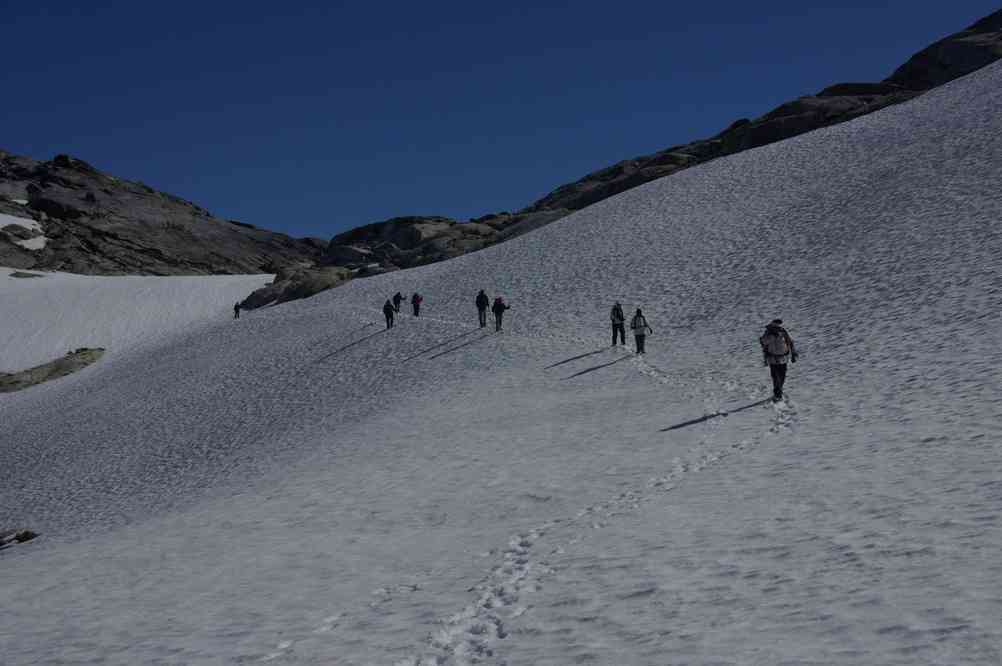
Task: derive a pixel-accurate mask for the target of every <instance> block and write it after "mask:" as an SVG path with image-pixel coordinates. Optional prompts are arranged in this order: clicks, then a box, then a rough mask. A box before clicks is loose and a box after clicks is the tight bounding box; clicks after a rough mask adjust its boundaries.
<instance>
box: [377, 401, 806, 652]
mask: <svg viewBox="0 0 1002 666" xmlns="http://www.w3.org/2000/svg"><path fill="white" fill-rule="evenodd" d="M767 409H772V410H773V411H774V413H775V419H774V421H773V423H772V425H771V426H770V428H769V431H768V432H769V433H772V434H775V433H779V432H782V431H785V430H789V429H790V428H792V426H793V424H794V422H795V419H796V410H795V409H794V408H793V406H792V405H790V404H787V403H780V404H778V405H769V406H767ZM754 443H755V442H754V440H750V439H746V440H743V441H741V442H738V443H735V444H731V445H730V446H728V447H726V448H723V449H717V450H713V451H704V452H703V453H701V454H700V455H698V456H697V457H696V458H695V460H692V461H684V460H681V459H679V458H676V459H674V460H673V461H672V465H671V470H670V471H669V472H668V473H667V474H665V475H663V476H658V477H652V478H650V479H648V480H647V482H646V483H645V485H644V486H643V488H640V489H636V490H628V491H626V492H623V493H620V494H619V495H617V496H616V497H613V498H610V499H607V500H603V501H601V502H598V503H596V504H593V505H591V506H588V507H585V508H583V509H581V510H580V511H578V512H577V514H576V515H575V516H574V517H573V518H567V519H559V518H558V519H554V520H551V521H548V522H546V523H543V524H541V525H539V526H538V527H536V528H535V529H532V530H529V531H527V532H525V533H522V534H518V535H516V536H514V537H512V539H511V540H510V541H509V542H508V547H507V548H506V549H505V550H504V551H503V553H502V561H501V563H500V564H499V565H498V566H496V567H495V568H494V569H493V570H492V571H491V572H490V574H488V576H487V577H486V578H485V579H484V580H482V581H481V582H480V583H478V584H477V585H475V586H474V587H472V588H471V589H470V591H471V592H476V593H477V599H476V601H474V602H473V603H471V604H469V605H468V606H466V607H465V608H463V610H461V611H460V612H458V613H456V614H455V615H452V616H451V617H448V618H446V619H445V620H444V621H443V622H442V628H441V629H439V630H438V631H437V632H435V633H434V634H433V635H432V636H431V637H429V638H428V639H427V646H428V648H430V652H426V653H425V654H422V655H420V656H415V657H411V658H409V659H405V660H403V661H399V662H397V664H396V665H395V666H444V665H445V664H450V663H453V664H476V663H479V662H482V661H484V660H486V659H489V658H492V657H493V656H494V646H495V644H496V643H497V642H498V641H500V640H503V639H505V638H507V637H508V635H509V634H508V630H507V629H506V626H505V622H506V621H507V620H511V619H514V618H517V617H519V616H521V615H523V614H524V613H526V612H528V611H529V610H530V607H528V606H525V605H522V604H520V603H519V601H520V597H521V595H522V593H523V591H527V590H530V589H540V587H541V585H542V579H543V578H544V577H545V576H546V574H548V573H552V569H550V567H549V566H548V564H547V559H546V558H547V556H554V555H560V554H561V553H563V552H564V548H563V546H561V545H560V544H557V545H554V546H550V547H549V551H548V555H540V554H539V550H540V548H539V543H538V542H539V541H540V540H541V539H542V538H543V537H544V536H546V535H547V534H548V533H551V532H554V531H556V530H557V529H558V528H561V529H562V530H565V531H566V530H567V529H568V528H571V529H573V528H580V527H585V528H588V529H601V528H603V527H605V525H606V524H608V521H609V520H610V519H612V518H614V517H615V516H618V515H622V514H624V513H627V512H631V511H635V510H636V509H638V508H639V507H640V505H641V504H644V503H647V502H650V501H653V500H654V499H656V498H657V497H658V496H660V495H662V494H664V493H667V492H670V491H671V490H673V489H674V488H675V487H676V486H677V485H678V483H679V482H680V481H681V480H682V479H683V478H684V477H685V476H686V475H687V474H692V473H696V472H700V471H702V470H704V469H706V468H707V467H710V466H711V465H715V464H717V463H719V462H720V461H722V460H723V459H725V458H727V457H729V456H731V455H733V454H735V453H737V452H740V451H744V450H746V449H748V448H750V447H751V446H753V445H754ZM583 536H584V535H583V534H582V533H581V532H580V531H579V530H574V533H573V535H572V536H570V537H569V538H566V539H565V545H570V544H573V543H576V542H578V541H580V540H581V539H582V538H583Z"/></svg>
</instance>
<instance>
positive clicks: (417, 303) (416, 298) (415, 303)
mask: <svg viewBox="0 0 1002 666" xmlns="http://www.w3.org/2000/svg"><path fill="white" fill-rule="evenodd" d="M423 300H424V299H423V298H421V294H419V293H417V292H416V291H415V292H414V295H413V296H411V306H412V307H413V308H414V316H415V317H417V316H418V315H420V314H421V301H423Z"/></svg>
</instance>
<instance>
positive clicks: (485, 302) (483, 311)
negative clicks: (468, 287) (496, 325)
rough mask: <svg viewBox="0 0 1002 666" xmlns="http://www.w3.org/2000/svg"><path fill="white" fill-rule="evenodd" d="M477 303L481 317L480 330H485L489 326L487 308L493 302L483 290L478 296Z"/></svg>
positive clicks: (478, 313)
mask: <svg viewBox="0 0 1002 666" xmlns="http://www.w3.org/2000/svg"><path fill="white" fill-rule="evenodd" d="M476 302H477V316H478V317H479V320H480V328H484V327H485V326H487V306H489V305H490V304H491V301H490V299H489V298H487V294H485V293H484V290H483V289H481V290H480V293H479V294H477V301H476Z"/></svg>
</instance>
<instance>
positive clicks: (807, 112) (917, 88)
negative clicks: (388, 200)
mask: <svg viewBox="0 0 1002 666" xmlns="http://www.w3.org/2000/svg"><path fill="white" fill-rule="evenodd" d="M999 58H1002V11H999V12H996V13H994V14H992V15H991V16H988V17H986V18H984V19H982V20H980V21H978V22H977V23H975V24H974V25H973V26H971V27H970V28H968V29H967V30H964V31H962V32H959V33H957V34H955V35H951V36H949V37H947V38H945V39H943V40H940V41H939V42H936V43H935V44H933V45H932V46H930V47H928V48H926V49H923V50H922V51H920V52H919V53H918V54H916V55H915V56H913V57H912V58H911V59H910V60H909V61H908V62H907V63H905V64H904V65H902V66H901V67H900V68H898V70H897V71H895V72H894V74H893V75H891V76H890V77H888V78H887V79H885V80H884V81H880V82H877V83H840V84H836V85H832V86H829V87H827V88H825V89H824V90H821V91H820V92H818V93H817V94H816V95H810V96H807V97H801V98H799V99H796V100H793V101H790V102H787V103H785V104H782V105H780V106H778V107H777V108H775V109H773V110H772V111H770V112H769V113H766V114H765V115H763V116H761V117H759V118H755V119H748V118H742V119H740V120H737V121H735V122H733V123H732V124H731V125H730V126H728V127H727V128H726V129H725V130H724V131H723V132H721V133H719V134H717V135H716V136H713V137H710V138H708V139H702V140H699V141H694V142H691V143H687V144H683V145H679V146H672V147H670V148H667V149H665V150H662V151H659V152H657V153H653V154H651V155H646V156H642V157H637V158H634V159H629V160H624V161H622V162H619V163H617V164H614V165H612V166H610V167H607V168H605V169H602V170H600V171H596V172H595V173H592V174H589V175H587V176H585V177H584V178H582V179H580V180H578V181H576V182H574V183H569V184H567V185H563V186H561V187H558V188H557V189H556V190H554V191H552V192H551V193H549V194H547V195H546V196H545V197H543V198H542V199H540V200H538V201H536V202H535V203H533V204H532V205H531V206H529V207H528V208H526V209H524V210H522V211H520V212H517V213H497V214H493V215H487V216H484V217H481V218H476V219H473V220H470V221H469V222H459V221H456V220H452V219H449V218H444V217H435V216H425V217H398V218H393V219H390V220H386V221H384V222H377V223H374V224H368V225H365V226H363V227H359V228H357V229H352V230H351V231H348V232H345V233H343V234H340V235H338V236H336V237H335V238H334V239H333V240H332V241H331V243H330V244H329V245H328V247H327V249H326V250H325V252H324V256H323V259H322V261H323V263H325V264H327V265H338V266H344V267H348V268H351V269H352V270H353V271H355V273H354V275H355V276H356V277H360V276H364V275H367V274H372V273H374V272H378V271H380V270H393V269H396V268H409V267H412V266H419V265H421V264H427V263H432V262H435V261H442V260H444V259H449V258H451V257H455V256H458V255H460V254H465V253H466V252H472V251H475V250H479V249H481V248H484V247H487V246H489V245H493V244H495V243H499V242H503V241H505V240H508V239H510V238H514V237H516V236H518V235H520V234H522V233H525V232H526V231H531V230H532V229H536V228H539V227H540V226H543V225H545V224H549V223H550V222H553V221H555V220H558V219H560V218H561V217H564V216H566V215H568V214H569V213H571V212H573V211H575V210H580V209H581V208H585V207H586V206H590V205H592V204H594V203H597V202H599V201H602V200H603V199H607V198H609V197H611V196H614V195H616V194H619V193H621V192H624V191H626V190H629V189H631V188H634V187H637V186H638V185H642V184H644V183H647V182H649V181H652V180H655V179H657V178H662V177H664V176H668V175H671V174H673V173H677V172H678V171H681V170H683V169H688V168H689V167H692V166H695V165H697V164H702V163H703V162H707V161H709V160H712V159H716V158H718V157H724V156H726V155H732V154H734V153H738V152H741V151H744V150H748V149H751V148H757V147H760V146H764V145H767V144H770V143H774V142H777V141H782V140H784V139H789V138H791V137H794V136H797V135H799V134H804V133H806V132H810V131H812V130H815V129H819V128H822V127H827V126H830V125H834V124H837V123H842V122H845V121H847V120H852V119H854V118H858V117H860V116H863V115H866V114H868V113H873V112H874V111H877V110H879V109H883V108H885V107H888V106H891V105H894V104H900V103H901V102H905V101H908V100H910V99H914V98H915V97H917V96H919V95H921V94H922V93H923V92H925V91H927V90H930V89H931V88H934V87H936V86H939V85H942V84H943V83H946V82H948V81H952V80H953V79H956V78H958V77H960V76H964V75H966V74H969V73H971V72H973V71H975V70H976V69H979V68H981V67H984V66H985V65H988V64H990V63H992V62H994V61H996V60H998V59H999Z"/></svg>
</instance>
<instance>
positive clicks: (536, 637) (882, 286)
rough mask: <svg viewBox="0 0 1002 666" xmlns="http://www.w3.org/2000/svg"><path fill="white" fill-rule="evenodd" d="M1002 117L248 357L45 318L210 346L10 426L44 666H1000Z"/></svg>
mask: <svg viewBox="0 0 1002 666" xmlns="http://www.w3.org/2000/svg"><path fill="white" fill-rule="evenodd" d="M999 108H1002V65H996V66H993V67H990V68H987V69H985V70H983V71H981V72H978V73H976V74H974V75H972V76H969V77H967V78H965V79H962V80H959V81H956V82H954V83H953V84H950V85H948V86H945V87H943V88H941V89H939V90H936V91H934V92H931V93H929V94H927V95H925V96H923V97H921V98H919V99H918V100H915V101H914V102H912V103H909V104H906V105H901V106H897V107H893V108H890V109H886V110H884V111H882V112H879V113H877V114H873V115H870V116H867V117H864V118H861V119H858V120H856V121H854V122H852V123H847V124H843V125H838V126H835V127H832V128H828V129H825V130H821V131H817V132H813V133H811V134H808V135H805V136H802V137H798V138H796V139H793V140H790V141H786V142H783V143H779V144H775V145H771V146H767V147H764V148H761V149H758V150H753V151H749V152H746V153H742V154H740V155H736V156H733V157H730V158H727V159H721V160H716V161H714V162H712V163H709V164H705V165H703V166H700V167H696V168H693V169H689V170H686V171H684V172H681V173H679V174H676V175H674V176H671V177H668V178H665V179H661V180H659V181H656V182H653V183H649V184H647V185H645V186H643V187H640V188H637V189H634V190H631V191H629V192H626V193H624V194H622V195H620V196H617V197H615V198H612V199H609V200H606V201H604V202H601V203H599V204H597V205H595V206H592V207H590V208H588V209H586V210H584V211H581V212H579V213H577V214H575V215H572V216H570V217H568V218H565V219H563V220H561V221H559V222H557V223H555V224H552V225H550V226H547V227H545V228H543V229H540V230H538V231H535V232H533V233H530V234H527V235H525V236H522V237H520V238H518V239H516V240H513V241H511V242H508V243H505V244H502V245H498V246H494V247H492V248H489V249H487V250H484V251H481V252H477V253H474V254H470V255H465V256H463V257H460V258H457V259H455V260H451V261H448V262H443V263H439V264H434V265H430V266H426V267H422V268H418V269H414V270H409V271H401V272H396V273H391V274H387V275H382V276H377V277H373V278H368V279H364V280H357V281H354V282H351V283H349V284H347V285H345V286H344V287H341V288H338V289H335V290H332V291H330V292H326V293H324V294H321V295H319V296H317V297H315V298H312V299H309V300H306V301H301V302H296V303H290V304H286V305H282V306H277V307H274V308H268V309H265V310H260V311H256V312H252V313H248V314H247V315H246V316H245V317H243V318H242V319H241V320H240V321H233V320H232V319H228V318H226V317H224V316H223V315H222V314H219V315H216V314H213V315H212V317H218V318H217V319H212V318H211V317H210V316H209V313H210V312H211V313H216V312H218V310H220V309H223V308H225V307H226V306H228V305H229V303H230V301H232V300H235V298H234V297H233V295H232V294H231V293H229V292H227V294H226V297H225V298H223V297H222V295H220V294H219V293H218V292H216V291H213V288H212V287H211V285H213V284H216V283H213V282H212V281H211V280H214V279H215V278H212V279H209V278H205V279H192V281H191V282H189V283H187V285H186V288H185V289H179V288H177V286H176V285H179V284H182V283H180V282H169V280H176V278H170V279H164V280H165V284H171V285H174V286H171V287H169V288H165V291H163V292H158V296H157V297H156V298H139V299H134V298H133V299H132V300H127V301H125V302H123V301H122V300H120V299H122V298H123V293H125V292H128V288H126V287H125V286H123V285H125V284H132V283H130V282H129V281H128V280H127V279H120V280H119V279H116V278H108V279H107V281H106V282H102V283H100V285H102V286H100V287H99V286H98V285H97V283H95V285H94V287H93V290H92V291H91V292H89V293H90V294H91V295H92V302H91V303H85V302H82V303H81V304H80V305H73V306H72V307H71V306H70V303H71V302H72V303H76V302H77V300H82V299H77V300H73V299H74V298H75V297H71V296H65V295H61V294H60V292H59V290H57V289H53V290H49V291H45V290H42V287H40V286H37V283H40V282H41V281H34V282H32V281H18V284H17V285H5V287H4V288H5V289H6V290H7V291H4V292H3V293H2V298H5V299H7V300H6V301H5V302H4V303H3V312H4V313H5V318H4V319H3V320H2V321H0V330H2V331H4V332H5V334H6V331H8V330H10V327H11V326H12V324H11V322H12V321H14V322H16V321H18V320H19V319H20V318H22V317H38V318H39V319H37V321H43V320H44V321H54V322H55V324H53V328H52V330H53V333H52V335H53V336H54V337H55V338H58V339H59V340H60V341H59V342H58V344H56V343H53V344H54V345H55V346H65V343H64V342H62V340H64V339H66V337H67V336H69V335H71V334H72V333H71V331H72V330H74V329H75V327H76V326H77V324H76V323H72V322H69V321H67V322H66V323H65V324H59V321H60V315H57V314H55V313H56V312H61V311H62V310H63V308H69V311H70V312H71V313H72V312H75V310H74V309H73V308H78V309H80V310H83V309H84V308H89V311H90V312H91V314H92V318H91V319H89V320H87V321H89V322H90V323H82V324H80V325H81V326H90V327H96V328H100V326H101V325H99V324H98V323H96V322H98V321H106V322H107V324H106V325H107V329H106V330H105V332H104V335H105V336H106V337H108V338H109V339H110V338H113V337H114V336H116V335H119V334H120V333H119V330H120V327H128V326H130V325H132V319H131V318H132V317H135V318H136V319H138V320H150V319H151V318H155V317H156V314H155V308H157V307H162V308H173V307H176V306H175V303H176V302H180V303H187V305H184V306H183V308H184V309H186V311H190V312H194V311H196V310H198V308H199V307H202V308H204V309H203V313H204V316H202V315H200V316H199V318H197V319H192V320H191V323H190V324H189V325H186V326H183V327H181V326H177V327H171V328H170V330H169V331H167V332H165V334H164V335H163V336H162V337H161V338H158V339H157V340H156V341H155V344H154V343H153V342H151V343H150V344H149V345H135V346H131V347H128V346H127V347H126V348H125V349H123V351H122V352H121V353H119V354H117V355H116V356H114V357H112V358H109V359H107V360H106V361H102V363H100V364H98V365H96V366H92V367H91V368H88V370H86V371H84V372H81V373H78V374H76V375H72V376H70V377H67V378H64V379H62V380H59V381H57V382H52V383H49V384H44V385H41V386H38V387H35V388H33V389H30V390H27V391H23V392H20V393H15V394H9V395H4V396H0V414H2V417H3V431H2V438H3V440H2V446H0V463H2V464H0V524H3V525H12V526H22V525H23V526H26V527H30V528H32V529H34V530H36V531H39V532H41V533H43V537H42V538H40V539H36V540H35V541H32V542H29V543H27V544H23V545H19V546H16V547H14V548H11V549H9V550H6V551H4V552H3V553H2V554H0V560H2V566H0V589H3V590H4V591H5V599H6V601H5V612H3V613H0V644H3V645H4V646H5V651H4V658H5V659H6V660H8V661H9V662H10V663H14V664H34V663H59V662H63V663H78V662H85V661H92V662H100V663H107V664H136V663H184V664H218V663H252V662H273V663H294V664H324V663H346V664H370V663H379V664H412V665H413V664H472V663H477V664H566V663H578V662H590V663H599V664H662V663H694V664H696V663H698V664H703V663H715V664H777V663H791V664H792V663H797V664H800V663H823V664H942V663H950V664H994V663H999V662H1000V661H1002V654H1000V645H1002V582H1000V581H1002V558H1000V557H999V552H1000V549H1002V529H1000V528H1002V523H1000V521H1002V519H1000V513H1002V482H1000V481H999V469H1002V448H1000V444H999V442H1000V439H1002V418H1000V417H1002V412H1000V408H999V405H1000V400H999V398H1000V395H1002V374H1000V373H999V371H998V369H999V367H1002V351H1000V350H1002V337H1000V336H1002V333H1000V331H1002V327H1000V326H999V314H998V313H999V311H1000V307H1002V278H1000V274H1002V270H1000V269H1002V266H1000V257H1002V234H1000V233H999V226H998V225H999V220H1000V219H1002V190H1000V189H999V187H998V184H999V182H1002V114H999V113H998V109H999ZM152 280H153V279H151V282H149V283H148V284H149V285H153V284H154V282H153V281H152ZM8 282H15V281H13V280H11V281H8ZM52 284H53V285H54V286H55V283H52ZM74 284H75V283H74ZM144 284H146V283H144ZM68 286H70V287H72V285H68ZM150 288H151V289H153V288H154V287H152V286H151V287H150ZM480 288H485V289H486V290H487V291H488V293H489V294H490V295H491V296H494V295H496V294H502V295H504V296H505V297H506V299H507V300H508V301H509V302H510V303H511V304H512V306H513V307H512V309H511V310H510V311H509V312H508V313H507V315H506V321H505V331H504V332H503V333H501V334H494V333H493V332H489V331H483V330H481V329H479V328H477V327H476V326H475V321H476V313H475V311H474V308H473V298H474V296H475V294H476V292H477V290H478V289H480ZM32 289H39V290H41V291H38V292H35V294H34V295H35V297H34V298H33V297H31V296H24V294H29V293H30V290H32ZM103 289H107V290H109V292H110V293H111V294H112V295H111V296H109V297H107V298H106V299H104V298H101V297H99V296H98V292H100V291H101V290H103ZM12 290H13V291H12ZM17 290H23V292H21V291H17ZM398 290H400V291H402V292H404V293H405V294H410V293H411V292H412V291H413V290H420V291H421V293H422V294H423V295H424V297H425V300H424V309H423V314H422V316H421V317H420V318H413V317H411V316H410V315H408V314H406V313H405V314H402V315H401V316H400V318H399V322H398V325H397V326H396V327H395V328H393V329H391V330H389V331H387V330H384V328H383V324H382V321H381V319H382V315H381V313H380V311H379V310H380V306H381V305H382V303H383V301H384V300H385V299H386V298H387V296H389V295H390V294H392V293H394V292H396V291H398ZM15 293H17V294H19V295H15V296H11V294H15ZM129 298H132V297H129ZM199 298H204V299H205V304H204V305H203V306H198V305H197V304H196V303H195V301H197V300H198V299H199ZM617 299H618V300H620V301H622V302H623V304H624V306H626V308H627V310H628V311H630V310H632V309H633V308H636V307H638V306H639V307H643V308H644V311H645V314H646V315H647V318H648V320H649V322H650V324H651V325H652V327H653V328H654V331H655V332H654V334H653V335H652V336H651V337H650V339H649V340H648V342H647V348H648V354H647V356H646V357H637V356H634V355H632V354H630V353H628V352H627V351H625V350H623V349H614V348H610V347H609V346H608V344H609V331H608V311H609V307H610V306H611V304H612V302H613V301H614V300H617ZM217 301H218V302H217ZM38 311H42V312H43V313H44V312H45V311H51V314H49V315H44V316H43V315H40V314H37V312H38ZM46 316H50V317H52V319H51V320H48V319H45V317H46ZM71 316H72V317H74V318H79V317H82V316H83V315H82V314H72V315H71ZM775 316H781V317H783V318H784V319H785V320H786V321H787V324H788V327H789V329H790V331H791V333H792V334H793V336H794V337H795V338H796V339H797V341H798V343H799V346H800V350H801V360H800V362H799V363H798V364H796V365H794V366H792V367H791V369H790V378H789V381H788V388H789V393H790V394H791V396H792V398H791V401H790V403H789V404H786V405H784V406H781V407H774V406H773V405H771V404H758V403H759V402H760V401H761V400H762V399H763V398H765V397H766V396H767V395H768V392H769V389H768V379H767V372H766V370H765V368H763V367H762V366H761V359H760V356H759V353H758V351H757V343H756V339H757V336H758V335H759V334H760V333H761V330H762V327H763V325H764V324H765V322H767V321H768V320H769V319H771V318H773V317H775ZM15 325H16V324H15ZM144 325H145V324H144ZM19 330H20V329H19ZM46 330H48V329H46ZM27 335H28V333H26V332H23V331H21V332H19V333H18V334H17V335H16V336H13V338H11V336H7V338H8V339H17V338H21V337H25V336H27ZM39 335H40V336H41V338H44V337H45V334H41V333H40V334H39ZM41 338H40V339H39V340H37V341H31V339H30V336H29V339H28V344H29V347H28V349H29V350H37V349H40V348H42V347H43V346H44V345H43V341H42V339H41ZM125 338H128V339H133V337H132V336H131V334H129V335H125ZM6 344H7V347H6V348H5V349H8V350H9V349H11V343H10V342H8V343H6ZM5 353H6V354H8V356H7V357H6V358H12V352H10V351H7V352H5ZM31 353H35V352H34V351H31V352H25V354H27V355H30V354H31ZM684 424H688V425H684Z"/></svg>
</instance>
